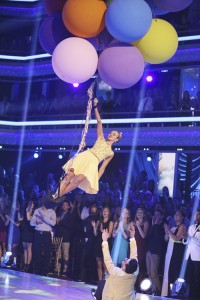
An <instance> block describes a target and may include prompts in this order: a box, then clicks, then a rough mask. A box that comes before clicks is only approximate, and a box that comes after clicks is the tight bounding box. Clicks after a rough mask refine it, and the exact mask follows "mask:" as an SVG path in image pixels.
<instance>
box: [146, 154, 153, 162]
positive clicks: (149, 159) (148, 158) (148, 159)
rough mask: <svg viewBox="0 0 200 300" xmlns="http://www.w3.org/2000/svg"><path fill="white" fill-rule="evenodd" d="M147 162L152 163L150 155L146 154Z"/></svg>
mask: <svg viewBox="0 0 200 300" xmlns="http://www.w3.org/2000/svg"><path fill="white" fill-rule="evenodd" d="M147 161H149V162H150V161H152V154H147Z"/></svg>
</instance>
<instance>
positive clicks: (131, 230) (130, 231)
mask: <svg viewBox="0 0 200 300" xmlns="http://www.w3.org/2000/svg"><path fill="white" fill-rule="evenodd" d="M129 235H130V238H133V237H135V226H134V225H133V224H132V223H131V224H130V226H129Z"/></svg>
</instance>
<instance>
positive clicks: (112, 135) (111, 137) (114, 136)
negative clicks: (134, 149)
mask: <svg viewBox="0 0 200 300" xmlns="http://www.w3.org/2000/svg"><path fill="white" fill-rule="evenodd" d="M118 138H119V132H118V131H115V130H113V131H111V132H110V133H109V135H108V140H109V141H113V142H117V140H118Z"/></svg>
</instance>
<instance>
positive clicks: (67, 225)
mask: <svg viewBox="0 0 200 300" xmlns="http://www.w3.org/2000/svg"><path fill="white" fill-rule="evenodd" d="M68 197H69V196H68ZM56 223H57V225H56V230H55V237H60V238H62V244H61V261H58V265H56V266H55V270H56V271H57V272H59V273H60V270H61V267H62V275H63V276H67V275H69V272H68V264H69V250H70V240H71V232H72V225H73V223H72V214H71V212H70V203H69V201H68V200H64V202H63V203H62V210H61V213H59V214H58V216H57V222H56ZM56 255H58V253H57V254H56Z"/></svg>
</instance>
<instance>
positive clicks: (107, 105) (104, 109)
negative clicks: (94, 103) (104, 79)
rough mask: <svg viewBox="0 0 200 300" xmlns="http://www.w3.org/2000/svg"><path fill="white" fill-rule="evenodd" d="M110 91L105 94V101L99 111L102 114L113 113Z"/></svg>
mask: <svg viewBox="0 0 200 300" xmlns="http://www.w3.org/2000/svg"><path fill="white" fill-rule="evenodd" d="M111 95H112V93H111V91H107V92H106V99H105V100H104V101H103V103H102V106H101V109H102V112H103V113H111V112H112V111H113V106H114V100H113V99H112V97H111Z"/></svg>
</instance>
